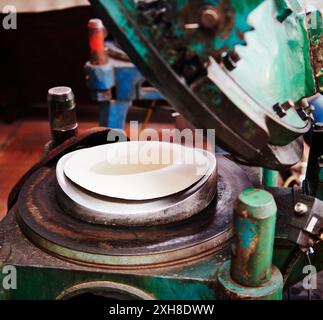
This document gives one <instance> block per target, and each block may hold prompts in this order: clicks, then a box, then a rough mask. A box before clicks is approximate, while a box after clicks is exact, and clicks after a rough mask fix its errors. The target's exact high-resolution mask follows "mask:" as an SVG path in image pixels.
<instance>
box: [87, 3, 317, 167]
mask: <svg viewBox="0 0 323 320" xmlns="http://www.w3.org/2000/svg"><path fill="white" fill-rule="evenodd" d="M91 2H92V3H93V5H94V6H95V7H96V8H97V12H98V14H99V15H100V17H101V18H102V19H103V20H104V23H105V24H106V25H107V28H108V30H109V31H110V32H112V34H113V35H114V36H115V37H116V39H117V40H118V42H119V43H120V44H121V45H122V48H123V49H124V50H125V51H126V52H127V54H128V55H129V57H130V58H131V59H132V60H133V62H134V63H135V64H136V65H137V67H138V68H139V69H140V71H141V72H142V73H143V75H144V76H145V77H146V78H147V79H148V80H149V81H150V82H151V83H152V84H154V85H155V86H156V87H157V88H158V89H159V90H160V91H161V93H162V94H163V96H165V98H167V100H168V101H169V102H170V103H171V104H172V105H173V106H174V107H175V108H177V109H178V110H179V112H181V113H182V114H183V115H184V116H185V117H186V118H187V119H188V120H189V121H190V122H192V123H193V124H194V125H195V127H197V128H203V129H210V128H212V129H215V134H216V140H217V143H218V144H219V145H220V146H222V147H223V148H225V149H226V150H228V151H230V152H232V154H233V155H235V156H236V157H237V158H239V159H241V160H243V161H245V162H247V163H249V164H253V165H258V166H265V167H268V168H273V169H284V168H286V167H289V166H291V165H293V164H294V163H296V162H297V161H298V160H299V159H300V157H301V155H302V152H303V147H302V138H301V136H302V135H303V134H304V133H306V132H307V131H308V130H309V129H310V126H311V120H310V119H301V117H300V116H299V114H298V112H296V108H290V109H289V110H288V111H287V115H286V116H285V117H283V118H280V117H279V116H278V115H277V114H276V113H275V111H274V109H273V106H274V104H275V103H283V102H285V101H286V100H288V99H291V100H293V102H295V103H298V102H299V100H301V99H302V98H304V97H305V96H310V95H313V94H314V93H315V91H316V89H317V86H316V82H315V81H316V79H315V74H314V69H313V64H314V63H315V61H313V60H312V56H311V41H310V39H309V38H308V30H307V17H306V15H304V14H300V13H299V11H298V9H297V8H294V7H291V8H290V7H289V4H288V2H287V1H275V0H268V1H262V0H252V1H235V0H228V1H224V0H203V1H202V0H201V1H192V0H172V1H163V0H158V1H134V0H124V1H118V0H117V1H110V0H92V1H91ZM206 6H211V7H213V8H216V9H218V10H219V12H220V13H221V14H220V16H221V19H222V18H223V19H224V20H223V21H224V22H223V23H222V22H221V24H220V26H222V29H221V28H220V30H205V29H203V28H195V27H194V26H195V25H198V23H196V22H198V19H199V14H200V12H201V10H202V9H203V8H205V7H206ZM286 13H288V14H286ZM250 17H251V18H252V19H251V21H249V19H250ZM221 21H222V20H221ZM262 21H263V24H264V26H266V33H269V34H264V26H262V24H261V23H260V22H262ZM187 26H193V27H187ZM252 27H254V28H255V30H252ZM253 32H254V33H253ZM266 39H267V41H265V40H266ZM248 42H249V43H248ZM248 45H250V47H249V46H248ZM235 51H238V52H239V54H240V56H241V60H240V61H239V62H237V67H236V68H235V69H234V70H233V71H231V70H229V69H228V68H227V67H225V64H224V63H223V61H222V60H221V59H222V58H221V57H222V55H223V54H224V55H225V54H228V53H231V52H235ZM264 53H266V54H264ZM194 68H195V71H194V70H193V69H194ZM192 70H193V71H194V72H197V74H194V72H193V71H192ZM196 70H197V71H196ZM190 72H191V73H193V76H192V75H191V74H190ZM188 74H189V75H188Z"/></svg>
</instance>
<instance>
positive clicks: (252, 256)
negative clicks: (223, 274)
mask: <svg viewBox="0 0 323 320" xmlns="http://www.w3.org/2000/svg"><path fill="white" fill-rule="evenodd" d="M276 215H277V207H276V203H275V200H274V198H273V196H272V195H271V194H270V193H269V192H267V191H265V190H262V189H247V190H245V191H243V192H241V193H240V195H239V198H238V201H237V204H236V207H235V210H234V228H235V232H236V243H235V245H234V247H233V258H232V264H231V271H230V273H231V277H232V279H233V280H234V281H236V282H237V283H239V284H241V285H244V286H250V287H259V286H262V285H263V284H264V283H266V282H268V281H269V280H270V278H271V272H272V257H273V246H274V239H275V224H276Z"/></svg>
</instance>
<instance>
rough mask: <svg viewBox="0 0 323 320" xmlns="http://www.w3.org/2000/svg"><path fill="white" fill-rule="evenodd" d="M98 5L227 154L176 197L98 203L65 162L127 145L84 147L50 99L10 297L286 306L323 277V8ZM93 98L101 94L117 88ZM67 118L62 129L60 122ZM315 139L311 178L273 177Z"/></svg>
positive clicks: (214, 2) (16, 212)
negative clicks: (286, 184) (76, 154)
mask: <svg viewBox="0 0 323 320" xmlns="http://www.w3.org/2000/svg"><path fill="white" fill-rule="evenodd" d="M91 2H92V4H93V5H94V7H95V8H96V9H97V13H98V15H99V16H100V18H101V19H102V21H103V22H104V24H105V26H106V27H107V29H108V30H109V32H111V33H112V34H113V36H114V38H115V39H116V40H117V41H118V43H119V44H120V45H121V47H122V48H123V50H124V51H125V52H126V53H127V55H128V56H129V57H130V58H131V60H132V62H133V63H134V64H135V65H136V68H138V70H139V71H140V72H141V74H142V75H143V76H144V77H145V78H146V79H147V80H148V81H149V82H150V83H151V84H152V85H153V86H154V87H155V88H156V89H158V92H160V96H162V97H164V98H165V99H167V101H168V102H169V103H170V104H171V105H172V106H173V107H174V108H176V109H177V110H178V111H179V112H180V113H181V114H183V115H184V116H185V117H186V118H187V119H188V120H189V121H190V122H191V123H192V124H193V125H194V126H195V127H196V128H201V129H215V134H216V141H217V144H218V145H219V146H221V148H223V149H225V150H226V151H227V152H229V154H217V155H216V159H217V163H216V168H215V169H214V170H213V171H212V172H211V173H210V174H209V175H208V176H207V177H205V178H202V179H201V180H200V181H198V182H197V183H196V184H194V185H193V186H191V187H190V188H188V189H185V190H183V191H181V192H179V193H176V194H173V195H169V196H166V197H163V198H159V199H154V200H146V201H123V200H120V199H111V198H108V197H99V196H98V195H96V194H95V193H93V192H91V193H89V192H86V191H85V190H83V189H81V188H78V187H77V186H75V185H73V184H72V183H71V182H69V181H68V180H67V179H66V178H65V177H64V174H63V172H62V165H63V164H62V163H63V162H64V159H65V157H66V156H68V155H69V154H70V153H71V152H73V151H75V150H80V149H84V148H89V147H93V146H98V145H103V144H106V143H107V140H106V139H107V135H108V134H109V133H110V136H117V135H120V133H119V132H115V134H113V130H112V129H110V128H94V129H92V130H90V131H88V132H86V133H84V134H82V135H77V130H76V129H77V125H76V120H75V118H74V115H73V112H74V111H73V110H74V108H75V103H74V97H73V94H72V91H71V90H70V89H69V88H65V87H61V88H55V89H52V90H50V91H49V104H50V115H51V124H52V136H53V139H52V141H51V142H50V143H49V144H48V145H47V147H46V153H45V155H44V157H43V159H42V160H41V161H40V162H39V163H38V164H36V165H35V166H34V167H33V168H32V169H31V170H30V171H29V172H28V173H27V174H26V175H25V176H24V177H23V178H22V179H21V181H20V182H19V183H18V184H17V185H16V187H15V188H14V190H13V191H12V193H11V195H10V197H9V201H8V208H9V212H8V214H7V216H6V218H5V219H4V220H3V221H2V222H1V224H0V266H2V267H3V266H6V265H11V266H15V267H16V268H17V277H18V278H17V282H18V286H17V289H11V290H4V289H0V298H3V299H23V298H33V299H70V298H75V297H80V296H82V295H86V294H93V295H99V296H104V297H106V298H116V299H281V298H282V294H283V290H284V289H285V290H286V289H288V288H289V287H290V286H292V285H293V284H295V283H297V282H299V281H301V280H302V279H303V278H304V276H305V275H304V273H303V270H304V266H307V265H309V263H310V264H311V265H312V266H314V267H315V268H316V270H317V271H320V270H322V267H323V244H322V240H323V233H322V231H323V202H322V201H323V162H322V156H323V143H322V141H323V140H322V135H323V125H322V123H321V122H320V121H319V122H317V121H315V117H313V112H314V113H315V112H316V113H317V114H319V110H320V108H322V97H321V95H322V88H323V83H322V81H323V77H322V68H323V58H322V54H323V52H322V47H323V23H322V6H321V7H320V1H318V2H315V1H314V2H313V4H312V5H308V4H306V3H305V2H302V1H293V0H241V1H235V0H169V1H166V0H146V1H144V0H122V1H121V0H120V1H119V0H115V1H111V0H93V1H91ZM107 63H108V62H107V61H104V63H102V65H106V64H107ZM88 67H89V66H87V68H88ZM90 67H91V66H90ZM108 69H109V68H108ZM100 70H101V71H102V69H99V71H100ZM109 70H110V69H109ZM89 72H90V73H89V74H90V76H91V78H90V80H91V81H92V82H91V83H94V84H95V83H97V81H96V78H95V77H96V76H97V74H96V73H95V72H93V70H92V71H89ZM88 80H89V79H88ZM90 87H91V85H90ZM94 87H95V86H92V89H95V88H94ZM96 89H97V91H98V92H97V97H102V96H104V92H105V91H106V90H108V89H109V88H108V87H107V86H103V87H102V91H104V92H100V88H96ZM160 96H159V95H158V97H160ZM104 97H106V96H104ZM103 101H104V102H105V103H106V99H105V98H104V99H103ZM127 101H129V100H127ZM113 106H114V108H115V104H114V105H113ZM103 108H107V106H106V105H105V106H104V107H103ZM57 110H58V111H59V113H60V114H65V117H61V118H59V117H58V120H57V121H53V117H54V118H55V114H56V113H55V112H54V111H57ZM67 115H68V116H67ZM67 119H68V121H69V123H68V124H69V126H64V125H63V124H64V123H65V124H66V121H67ZM73 124H75V125H73ZM111 132H112V135H111ZM119 137H120V136H119ZM304 138H305V139H306V141H307V142H308V143H309V144H310V156H309V161H308V167H307V174H306V179H305V180H304V181H303V184H302V186H301V187H297V186H295V187H293V188H280V187H278V185H277V183H276V182H275V181H274V180H275V177H276V176H277V175H276V171H277V170H279V171H284V170H286V169H288V168H290V167H291V166H293V165H294V164H295V163H297V162H298V161H299V160H300V159H301V157H302V155H303V146H304ZM108 142H109V143H118V142H117V141H112V140H111V141H108ZM130 216H131V217H132V218H131V219H130V218H129V217H130ZM1 276H3V275H1V274H0V277H1ZM0 280H1V279H0Z"/></svg>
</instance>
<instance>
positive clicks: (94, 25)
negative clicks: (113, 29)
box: [88, 19, 108, 65]
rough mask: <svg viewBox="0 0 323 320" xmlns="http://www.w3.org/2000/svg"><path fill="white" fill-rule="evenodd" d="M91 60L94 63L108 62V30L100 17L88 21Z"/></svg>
mask: <svg viewBox="0 0 323 320" xmlns="http://www.w3.org/2000/svg"><path fill="white" fill-rule="evenodd" d="M88 30H89V45H90V62H91V64H93V65H104V64H106V63H108V54H107V48H106V45H105V38H106V37H107V31H106V29H105V27H104V25H103V23H102V21H101V20H100V19H91V20H90V21H89V23H88Z"/></svg>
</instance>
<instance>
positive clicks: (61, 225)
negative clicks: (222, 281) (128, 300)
mask: <svg viewBox="0 0 323 320" xmlns="http://www.w3.org/2000/svg"><path fill="white" fill-rule="evenodd" d="M219 166H220V169H219V182H218V196H217V199H216V200H217V201H214V202H212V203H211V205H210V206H209V207H208V208H207V209H206V210H204V211H203V212H201V213H200V214H198V215H196V216H194V217H192V218H190V219H187V220H185V221H183V222H181V223H174V224H169V225H165V226H153V227H145V228H139V227H138V228H121V227H118V228H117V227H112V226H100V225H91V224H89V223H85V222H82V221H80V220H76V219H74V218H72V217H71V216H69V215H67V214H65V213H64V212H63V211H62V210H61V208H60V207H59V204H58V202H57V199H56V188H57V182H56V177H55V170H54V168H53V167H44V168H41V169H40V170H38V171H37V172H36V173H35V174H34V175H33V176H32V177H31V178H30V179H29V180H28V181H27V183H26V184H25V185H24V187H23V189H22V191H21V193H20V196H19V200H18V220H19V221H20V224H21V225H22V226H23V229H24V230H25V232H26V231H27V233H28V234H29V235H30V234H31V233H33V235H36V238H37V239H38V240H39V243H38V245H46V250H51V249H52V248H53V247H55V248H56V249H57V248H64V249H68V250H72V251H73V252H74V253H75V252H77V253H80V252H82V253H88V254H94V255H100V257H104V256H114V257H116V256H117V257H122V256H127V257H128V258H129V259H131V257H132V260H131V261H132V262H133V260H134V259H135V258H136V257H137V256H140V257H142V258H143V257H146V259H148V258H147V256H149V255H151V257H152V260H154V258H156V259H157V260H158V262H162V261H164V260H169V259H170V257H171V259H174V258H175V257H176V259H178V258H179V257H182V258H188V257H189V256H190V255H199V254H201V253H203V251H204V252H206V251H210V250H213V251H214V250H215V249H216V247H217V246H218V245H219V244H221V242H223V241H226V240H228V239H229V238H230V237H231V236H232V230H231V218H232V211H233V202H234V200H235V199H236V196H237V195H238V193H239V192H240V191H241V190H243V189H245V188H248V187H250V186H251V183H250V182H249V180H248V178H247V176H246V175H245V174H244V172H243V171H242V170H241V169H240V168H239V166H238V165H236V164H234V163H233V162H231V161H229V160H227V159H226V158H223V157H220V158H219ZM28 231H31V233H30V232H28ZM40 240H42V241H40ZM34 241H35V238H34ZM48 243H49V244H52V245H51V246H48ZM53 244H54V245H55V246H53ZM61 251H64V250H61ZM65 251H66V250H65ZM180 252H181V254H182V256H181V254H179V253H180ZM56 253H57V254H59V253H58V252H57V251H56ZM184 254H186V257H185V256H183V255H184ZM173 255H174V257H173ZM75 257H76V258H79V259H83V258H84V257H83V256H82V257H80V256H79V255H76V256H75ZM84 259H86V258H84ZM91 259H92V258H91ZM144 260H145V259H144ZM152 260H149V259H148V260H147V261H148V263H150V262H152ZM91 262H95V261H92V260H91ZM103 263H104V261H103ZM115 263H121V264H122V263H129V260H128V259H125V260H122V259H121V260H120V259H119V260H118V261H117V262H115Z"/></svg>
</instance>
